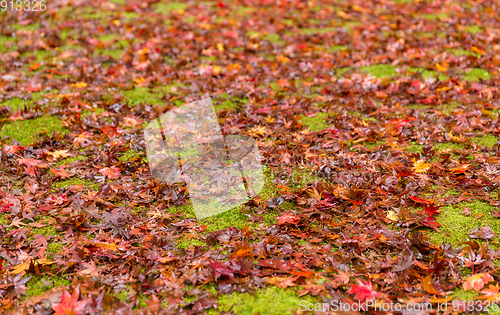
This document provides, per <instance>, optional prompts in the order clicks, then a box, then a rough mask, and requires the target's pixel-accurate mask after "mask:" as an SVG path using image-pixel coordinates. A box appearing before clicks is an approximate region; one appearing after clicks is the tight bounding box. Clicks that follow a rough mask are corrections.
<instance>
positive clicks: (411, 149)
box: [405, 142, 424, 153]
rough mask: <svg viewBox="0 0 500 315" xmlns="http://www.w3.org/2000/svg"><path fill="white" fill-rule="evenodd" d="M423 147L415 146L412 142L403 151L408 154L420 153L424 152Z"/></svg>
mask: <svg viewBox="0 0 500 315" xmlns="http://www.w3.org/2000/svg"><path fill="white" fill-rule="evenodd" d="M423 149H424V146H423V145H421V144H417V143H415V142H413V143H412V144H411V145H410V146H408V147H407V148H406V149H405V151H407V152H410V153H422V152H424V150H423Z"/></svg>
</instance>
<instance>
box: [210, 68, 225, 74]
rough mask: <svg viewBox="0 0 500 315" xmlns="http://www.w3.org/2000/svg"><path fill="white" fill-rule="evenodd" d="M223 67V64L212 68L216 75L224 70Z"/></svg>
mask: <svg viewBox="0 0 500 315" xmlns="http://www.w3.org/2000/svg"><path fill="white" fill-rule="evenodd" d="M222 70H223V68H222V67H221V66H214V67H213V68H212V73H213V74H214V75H219V74H220V73H221V72H222Z"/></svg>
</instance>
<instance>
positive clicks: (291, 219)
mask: <svg viewBox="0 0 500 315" xmlns="http://www.w3.org/2000/svg"><path fill="white" fill-rule="evenodd" d="M299 220H300V216H298V215H293V214H289V213H285V214H283V215H281V216H279V217H278V223H277V224H278V225H283V224H286V223H290V224H295V225H297V223H299Z"/></svg>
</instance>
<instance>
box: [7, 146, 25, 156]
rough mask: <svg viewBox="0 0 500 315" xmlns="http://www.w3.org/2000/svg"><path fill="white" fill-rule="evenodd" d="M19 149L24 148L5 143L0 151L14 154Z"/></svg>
mask: <svg viewBox="0 0 500 315" xmlns="http://www.w3.org/2000/svg"><path fill="white" fill-rule="evenodd" d="M19 150H24V147H23V146H20V145H9V144H6V145H4V147H3V148H2V151H3V152H5V153H7V154H16V153H17V152H18V151H19Z"/></svg>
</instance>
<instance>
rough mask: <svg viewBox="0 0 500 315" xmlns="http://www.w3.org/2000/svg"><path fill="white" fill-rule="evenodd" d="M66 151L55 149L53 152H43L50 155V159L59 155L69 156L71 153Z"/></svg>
mask: <svg viewBox="0 0 500 315" xmlns="http://www.w3.org/2000/svg"><path fill="white" fill-rule="evenodd" d="M68 151H69V150H56V151H54V152H45V154H48V155H50V156H51V157H52V159H58V158H60V157H67V156H71V154H69V153H68Z"/></svg>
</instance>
